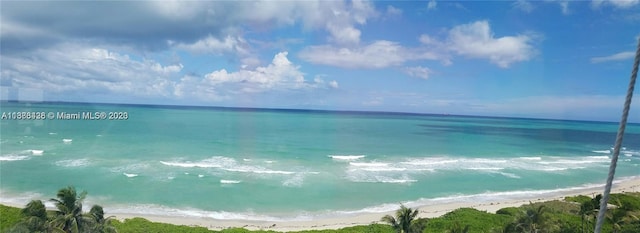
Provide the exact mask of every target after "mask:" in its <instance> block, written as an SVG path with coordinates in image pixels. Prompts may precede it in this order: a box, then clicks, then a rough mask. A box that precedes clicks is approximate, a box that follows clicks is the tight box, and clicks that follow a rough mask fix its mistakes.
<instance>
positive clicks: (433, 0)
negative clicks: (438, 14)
mask: <svg viewBox="0 0 640 233" xmlns="http://www.w3.org/2000/svg"><path fill="white" fill-rule="evenodd" d="M436 7H438V3H437V2H436V0H431V1H429V3H427V9H428V10H435V9H436Z"/></svg>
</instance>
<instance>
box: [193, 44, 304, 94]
mask: <svg viewBox="0 0 640 233" xmlns="http://www.w3.org/2000/svg"><path fill="white" fill-rule="evenodd" d="M287 54H288V53H287V52H281V53H278V54H276V55H275V56H274V58H273V61H272V62H271V64H269V65H268V66H266V67H257V68H256V69H255V70H239V71H237V72H227V70H225V69H222V70H217V71H213V72H211V73H209V74H206V75H205V76H204V77H205V79H204V81H205V82H206V83H208V84H210V85H218V84H223V83H242V84H243V85H245V84H251V85H252V86H256V87H259V88H265V89H268V88H271V87H274V86H277V85H282V86H288V87H292V88H297V87H299V86H300V85H304V75H303V73H302V72H300V70H299V69H298V67H297V66H294V65H293V64H292V63H291V61H289V59H287Z"/></svg>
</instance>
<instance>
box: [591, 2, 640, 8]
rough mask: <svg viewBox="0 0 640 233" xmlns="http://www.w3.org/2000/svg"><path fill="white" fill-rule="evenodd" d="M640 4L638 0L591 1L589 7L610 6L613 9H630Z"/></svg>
mask: <svg viewBox="0 0 640 233" xmlns="http://www.w3.org/2000/svg"><path fill="white" fill-rule="evenodd" d="M638 3H640V0H593V1H592V2H591V6H592V7H594V8H599V7H601V6H603V5H611V6H613V7H615V8H625V9H627V8H631V7H634V6H636V5H638Z"/></svg>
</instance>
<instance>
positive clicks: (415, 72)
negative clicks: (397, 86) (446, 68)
mask: <svg viewBox="0 0 640 233" xmlns="http://www.w3.org/2000/svg"><path fill="white" fill-rule="evenodd" d="M402 71H403V72H404V73H406V74H407V75H409V76H412V77H417V78H421V79H428V78H429V75H430V74H431V73H432V71H431V69H429V68H427V67H422V66H414V67H405V68H403V69H402Z"/></svg>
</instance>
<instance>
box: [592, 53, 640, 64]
mask: <svg viewBox="0 0 640 233" xmlns="http://www.w3.org/2000/svg"><path fill="white" fill-rule="evenodd" d="M635 55H636V53H634V52H631V51H629V52H620V53H616V54H613V55H609V56H604V57H594V58H591V63H600V62H608V61H624V60H631V59H633V57H634V56H635Z"/></svg>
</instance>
